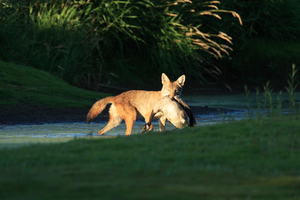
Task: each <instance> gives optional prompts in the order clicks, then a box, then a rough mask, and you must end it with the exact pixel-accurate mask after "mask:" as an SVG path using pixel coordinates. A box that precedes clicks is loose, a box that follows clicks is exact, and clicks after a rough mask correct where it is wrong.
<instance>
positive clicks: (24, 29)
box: [0, 0, 242, 85]
mask: <svg viewBox="0 0 300 200" xmlns="http://www.w3.org/2000/svg"><path fill="white" fill-rule="evenodd" d="M219 5H220V1H203V0H198V1H193V2H192V1H188V0H183V1H158V0H156V1H150V0H142V1H138V2H137V1H132V0H129V1H128V0H119V1H109V0H104V1H91V0H84V1H69V0H59V1H55V2H54V1H49V0H42V1H37V0H27V1H22V2H21V3H20V2H19V1H17V0H4V1H2V8H1V10H0V11H1V16H3V17H1V20H0V25H1V28H0V29H1V30H0V37H1V38H4V39H5V40H6V41H7V42H6V43H5V44H4V46H2V47H1V48H0V54H1V56H0V59H2V60H4V61H13V62H17V63H19V64H25V65H31V66H34V67H36V68H39V69H44V70H46V71H50V72H51V73H53V74H57V75H58V76H60V77H62V78H64V79H65V80H67V81H68V82H71V83H73V84H77V85H80V84H84V85H97V84H98V83H99V82H102V83H107V84H108V83H110V84H114V83H117V82H118V83H120V82H121V81H122V80H123V81H124V82H128V80H130V81H131V82H134V83H137V82H138V83H142V82H144V80H147V79H149V76H156V77H159V75H160V73H161V72H166V73H169V74H174V75H176V76H177V75H178V74H181V73H183V72H184V73H185V74H187V75H191V76H195V77H197V78H199V79H200V80H203V79H204V76H203V74H211V75H212V76H214V75H217V74H220V70H219V69H218V68H217V67H216V66H213V67H210V66H209V65H207V63H211V61H212V60H213V59H216V58H222V57H223V56H224V55H229V53H230V51H231V50H232V47H231V46H232V42H231V41H232V38H231V37H230V36H229V35H228V34H226V33H225V32H223V31H220V30H218V29H216V27H209V26H204V24H203V23H204V21H205V20H207V19H208V18H214V20H215V19H216V20H217V21H221V19H222V16H221V14H228V15H231V16H233V17H235V18H237V22H238V23H242V21H241V18H240V16H239V15H238V13H236V12H234V11H230V10H225V9H219V7H218V6H219ZM219 23H220V22H219ZM10 33H12V35H11V34H10ZM12 40H13V45H11V43H10V41H12Z"/></svg>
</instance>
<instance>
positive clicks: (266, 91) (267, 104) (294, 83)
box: [244, 64, 300, 118]
mask: <svg viewBox="0 0 300 200" xmlns="http://www.w3.org/2000/svg"><path fill="white" fill-rule="evenodd" d="M297 72H298V69H297V68H296V65H295V64H293V65H292V70H291V73H290V75H289V79H288V80H287V85H288V86H286V87H285V89H286V93H287V96H286V98H287V99H285V100H282V91H280V92H279V93H278V94H277V95H276V101H274V99H273V98H274V96H275V95H274V92H273V89H272V87H271V85H270V81H268V82H267V83H266V84H265V86H263V92H262V93H260V90H259V88H256V100H255V104H256V108H255V106H254V107H253V106H252V107H251V106H250V105H251V103H252V102H251V99H250V97H249V94H250V90H249V89H248V86H247V85H245V86H244V89H245V93H246V102H247V110H248V112H247V114H248V116H252V115H253V114H255V115H256V116H258V118H260V117H261V116H280V115H281V113H282V112H283V110H282V109H283V108H285V109H287V108H288V110H289V113H290V114H297V113H299V106H300V104H298V105H297V104H296V103H297V100H296V94H297V93H296V89H297V87H298V85H299V83H298V80H297V79H298V75H297ZM261 96H262V98H261ZM283 104H284V105H285V106H284V107H283ZM254 110H255V111H254Z"/></svg>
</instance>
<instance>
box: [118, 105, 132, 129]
mask: <svg viewBox="0 0 300 200" xmlns="http://www.w3.org/2000/svg"><path fill="white" fill-rule="evenodd" d="M117 109H118V111H119V115H120V116H121V117H122V118H123V119H124V121H125V124H126V133H125V135H130V134H131V131H132V128H133V124H134V122H135V120H136V116H137V111H136V109H135V107H133V106H131V105H125V106H124V105H123V106H120V107H118V108H117Z"/></svg>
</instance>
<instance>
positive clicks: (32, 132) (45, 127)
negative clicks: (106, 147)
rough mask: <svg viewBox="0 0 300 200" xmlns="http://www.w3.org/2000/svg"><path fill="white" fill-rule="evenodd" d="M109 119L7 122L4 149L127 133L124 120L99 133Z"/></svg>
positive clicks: (0, 129) (0, 134)
mask: <svg viewBox="0 0 300 200" xmlns="http://www.w3.org/2000/svg"><path fill="white" fill-rule="evenodd" d="M243 116H244V112H243V111H242V112H241V111H238V112H233V113H230V115H229V114H227V116H221V115H195V117H196V121H197V126H205V125H210V124H216V123H221V122H224V121H230V120H232V119H233V117H234V119H235V120H236V119H239V118H243ZM106 123H107V122H101V123H93V122H92V123H91V124H86V123H55V124H42V125H4V126H0V149H3V148H9V147H17V146H22V145H27V144H37V143H55V142H67V141H70V140H74V139H76V138H89V137H93V138H111V137H116V136H122V135H124V134H125V130H126V126H125V123H124V122H122V123H121V124H120V125H119V126H117V127H115V128H114V129H112V130H110V131H109V132H108V133H107V134H105V135H102V136H98V135H97V133H98V131H99V130H101V129H102V128H103V127H104V126H105V125H106ZM144 124H145V122H144V121H136V122H135V124H134V127H133V131H132V134H141V130H142V127H143V125H144ZM153 124H154V130H155V131H158V130H159V125H158V122H157V121H155V122H154V123H153ZM173 129H175V127H174V126H173V125H172V124H167V125H166V130H173Z"/></svg>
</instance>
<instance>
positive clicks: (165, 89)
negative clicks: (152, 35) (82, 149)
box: [87, 73, 185, 135]
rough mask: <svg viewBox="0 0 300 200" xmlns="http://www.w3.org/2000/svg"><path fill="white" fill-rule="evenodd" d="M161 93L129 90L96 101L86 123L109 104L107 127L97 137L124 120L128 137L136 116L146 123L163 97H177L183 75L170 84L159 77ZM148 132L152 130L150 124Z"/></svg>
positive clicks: (167, 79) (164, 77)
mask: <svg viewBox="0 0 300 200" xmlns="http://www.w3.org/2000/svg"><path fill="white" fill-rule="evenodd" d="M161 82H162V85H163V86H162V89H161V91H144V90H131V91H127V92H123V93H121V94H119V95H117V96H115V97H106V98H104V99H100V100H99V101H97V102H96V103H95V104H94V105H93V106H92V108H91V109H90V111H89V113H88V114H87V123H90V122H91V121H92V120H93V119H94V118H95V117H96V116H97V115H98V114H100V113H101V112H102V111H103V110H104V109H105V107H106V105H107V104H109V103H111V104H112V105H111V107H110V109H109V121H108V123H107V125H106V126H105V127H104V128H103V129H102V130H100V131H99V132H98V134H99V135H102V134H104V133H106V132H107V131H109V130H111V129H112V128H114V127H116V126H118V125H119V124H120V123H121V122H122V120H123V119H124V121H125V124H126V135H130V134H131V131H132V127H133V124H134V122H135V120H136V117H137V115H138V114H139V115H142V116H143V117H144V118H145V121H146V123H148V122H149V120H150V117H151V114H152V110H153V107H154V105H155V104H156V103H157V102H158V101H159V100H160V99H162V98H164V97H165V96H168V97H169V98H171V99H172V98H174V97H175V96H179V95H180V94H181V91H182V87H183V85H184V82H185V75H182V76H180V77H179V78H178V79H177V80H176V81H174V82H172V81H170V79H169V78H168V77H167V75H165V74H164V73H163V74H162V76H161ZM149 130H150V131H151V130H153V125H152V123H151V124H149Z"/></svg>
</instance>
